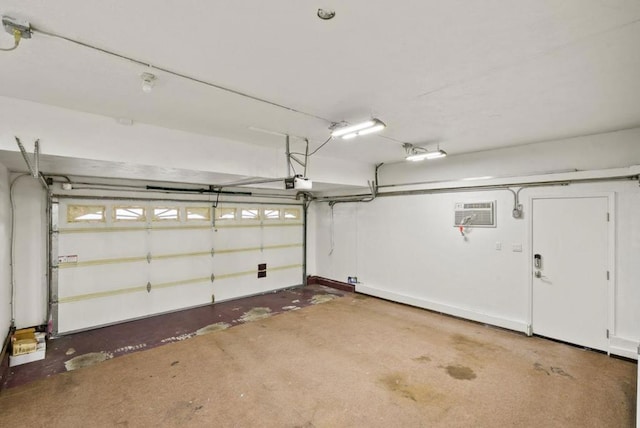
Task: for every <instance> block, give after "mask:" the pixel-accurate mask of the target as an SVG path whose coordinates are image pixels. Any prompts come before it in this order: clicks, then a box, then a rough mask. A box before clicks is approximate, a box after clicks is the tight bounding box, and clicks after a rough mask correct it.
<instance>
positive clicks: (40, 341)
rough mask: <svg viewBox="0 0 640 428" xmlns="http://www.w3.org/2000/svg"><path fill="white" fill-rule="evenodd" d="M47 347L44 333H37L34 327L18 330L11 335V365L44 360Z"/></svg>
mask: <svg viewBox="0 0 640 428" xmlns="http://www.w3.org/2000/svg"><path fill="white" fill-rule="evenodd" d="M46 349H47V344H46V341H45V334H44V333H37V332H36V330H35V329H34V328H24V329H21V330H16V332H15V333H14V334H13V335H12V336H11V355H10V356H9V367H14V366H18V365H20V364H25V363H30V362H32V361H38V360H42V359H44V357H45V353H46Z"/></svg>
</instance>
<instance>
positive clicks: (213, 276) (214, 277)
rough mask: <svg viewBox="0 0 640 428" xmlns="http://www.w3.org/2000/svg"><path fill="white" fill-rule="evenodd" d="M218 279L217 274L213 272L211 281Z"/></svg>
mask: <svg viewBox="0 0 640 428" xmlns="http://www.w3.org/2000/svg"><path fill="white" fill-rule="evenodd" d="M215 279H216V276H215V275H214V274H211V282H213V281H214V280H215Z"/></svg>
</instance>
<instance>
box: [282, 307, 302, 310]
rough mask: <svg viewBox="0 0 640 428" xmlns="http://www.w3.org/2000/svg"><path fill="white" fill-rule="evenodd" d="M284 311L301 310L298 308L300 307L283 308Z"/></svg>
mask: <svg viewBox="0 0 640 428" xmlns="http://www.w3.org/2000/svg"><path fill="white" fill-rule="evenodd" d="M282 309H283V310H285V311H296V310H298V309H300V307H298V306H283V307H282Z"/></svg>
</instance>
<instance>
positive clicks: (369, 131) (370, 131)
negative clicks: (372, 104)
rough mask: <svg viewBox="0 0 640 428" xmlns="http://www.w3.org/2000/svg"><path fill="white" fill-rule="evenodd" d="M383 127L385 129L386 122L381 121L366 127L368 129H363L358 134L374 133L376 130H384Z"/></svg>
mask: <svg viewBox="0 0 640 428" xmlns="http://www.w3.org/2000/svg"><path fill="white" fill-rule="evenodd" d="M383 129H384V124H383V123H379V124H377V125H375V126H373V127H371V128H366V129H363V130H362V131H358V135H367V134H373V133H374V132H378V131H382V130H383ZM342 138H344V137H342Z"/></svg>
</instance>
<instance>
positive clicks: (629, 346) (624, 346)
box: [609, 336, 640, 360]
mask: <svg viewBox="0 0 640 428" xmlns="http://www.w3.org/2000/svg"><path fill="white" fill-rule="evenodd" d="M639 346H640V341H637V340H632V339H627V338H624V337H619V336H611V338H610V339H609V353H611V354H614V355H619V356H621V357H625V358H630V359H633V360H638V347H639Z"/></svg>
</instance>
